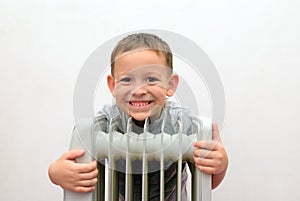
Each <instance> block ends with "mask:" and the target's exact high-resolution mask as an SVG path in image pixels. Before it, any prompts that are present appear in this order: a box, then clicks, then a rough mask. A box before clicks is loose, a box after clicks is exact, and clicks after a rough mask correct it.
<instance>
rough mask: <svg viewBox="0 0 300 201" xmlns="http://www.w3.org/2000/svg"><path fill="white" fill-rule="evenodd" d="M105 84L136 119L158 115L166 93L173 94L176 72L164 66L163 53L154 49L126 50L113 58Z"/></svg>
mask: <svg viewBox="0 0 300 201" xmlns="http://www.w3.org/2000/svg"><path fill="white" fill-rule="evenodd" d="M107 83H108V87H109V89H110V91H111V93H112V95H113V96H114V97H115V98H116V103H117V105H118V107H119V108H120V109H121V110H122V111H124V112H126V113H127V114H128V115H129V116H131V117H133V118H134V119H135V120H137V121H143V120H145V119H146V118H147V117H150V119H151V120H152V121H153V120H155V119H157V118H159V116H160V114H161V111H162V108H163V107H164V105H165V98H166V96H172V95H173V94H174V92H175V90H176V88H177V85H178V76H177V75H175V74H172V72H171V68H170V67H168V66H166V62H165V59H164V57H163V56H161V55H159V54H157V52H155V51H153V50H147V49H140V50H133V51H131V52H126V53H124V54H122V55H120V56H118V59H117V60H116V61H115V64H114V73H113V75H109V76H108V77H107Z"/></svg>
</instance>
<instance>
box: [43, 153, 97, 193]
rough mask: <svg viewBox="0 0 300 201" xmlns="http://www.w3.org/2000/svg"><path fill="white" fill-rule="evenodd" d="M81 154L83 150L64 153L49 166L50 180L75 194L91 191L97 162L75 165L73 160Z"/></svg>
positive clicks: (95, 180)
mask: <svg viewBox="0 0 300 201" xmlns="http://www.w3.org/2000/svg"><path fill="white" fill-rule="evenodd" d="M83 154H84V150H71V151H67V152H65V153H64V154H63V155H62V156H61V157H60V158H59V159H57V160H56V161H54V162H53V163H52V164H51V165H50V166H49V169H48V174H49V178H50V180H51V181H52V182H53V183H54V184H56V185H59V186H61V187H62V188H63V189H66V190H71V191H76V192H91V191H93V190H94V189H95V187H94V186H95V184H96V183H97V175H98V170H97V162H96V161H93V162H90V163H76V162H75V159H76V158H78V157H80V156H82V155H83Z"/></svg>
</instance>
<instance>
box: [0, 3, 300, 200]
mask: <svg viewBox="0 0 300 201" xmlns="http://www.w3.org/2000/svg"><path fill="white" fill-rule="evenodd" d="M299 9H300V3H299V1H297V0H289V1H272V0H265V1H258V0H252V1H233V0H231V1H196V0H195V1H186V2H182V1H181V2H179V3H175V2H174V1H158V0H153V1H151V3H150V2H149V3H145V2H142V1H138V0H134V1H121V0H119V1H96V0H94V1H93V0H86V1H79V0H67V1H58V0H56V1H55V0H51V1H50V0H48V1H46V0H41V1H33V0H27V1H17V0H9V1H8V0H2V1H1V2H0V70H1V73H0V92H1V98H0V133H1V140H0V148H1V149H0V150H1V151H0V159H1V162H0V165H1V166H0V200H1V201H2V200H3V201H6V200H9V201H19V200H31V201H34V200H38V201H42V200H49V201H53V200H62V191H61V190H60V188H58V187H56V186H54V185H52V184H51V183H50V182H49V179H48V177H47V168H48V165H49V164H50V162H51V161H53V160H54V159H56V158H57V157H59V156H60V154H61V153H62V152H64V151H65V150H67V149H68V146H69V141H70V137H71V130H72V124H73V114H72V112H73V111H72V98H73V89H74V85H75V81H76V77H77V75H78V73H79V70H80V68H81V66H82V64H83V62H84V61H85V60H86V59H87V57H88V56H89V55H90V54H91V53H92V51H93V50H94V49H96V48H97V47H98V46H99V45H101V44H102V43H103V42H104V41H106V40H108V39H110V38H112V37H114V36H116V35H118V34H121V33H124V32H128V31H132V30H136V29H144V28H155V29H166V30H170V31H173V32H177V33H179V34H182V35H184V36H186V37H188V38H190V39H191V40H193V41H195V42H196V43H197V44H198V45H199V46H200V47H201V48H202V49H203V50H204V51H205V52H206V53H207V54H208V55H209V57H210V58H211V59H212V61H213V62H214V64H215V65H216V67H217V69H218V71H219V74H220V76H221V79H222V81H223V84H224V87H225V93H226V100H227V107H226V120H225V125H224V129H223V132H222V137H223V141H224V144H225V146H226V147H227V151H228V154H229V157H230V166H229V169H228V174H227V176H226V179H225V180H224V182H223V183H222V185H221V186H220V187H219V188H218V189H217V190H215V191H214V192H213V200H215V201H218V200H230V201H241V200H244V201H253V200H255V201H265V200H288V201H296V200H297V201H298V200H300V191H299V186H300V173H299V172H298V171H299V170H300V161H299V158H300V146H298V143H299V141H300V137H299V136H300V123H299V122H300V121H299V120H300V117H299V115H300V106H299V103H300V95H299V91H300V79H299V77H300V68H299V65H300V57H299V52H300V40H299V36H300V26H299V18H300V14H299V12H298V11H299Z"/></svg>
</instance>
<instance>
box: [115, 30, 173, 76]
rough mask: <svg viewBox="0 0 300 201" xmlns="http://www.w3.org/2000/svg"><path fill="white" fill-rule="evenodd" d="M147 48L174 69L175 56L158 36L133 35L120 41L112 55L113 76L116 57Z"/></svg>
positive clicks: (146, 34)
mask: <svg viewBox="0 0 300 201" xmlns="http://www.w3.org/2000/svg"><path fill="white" fill-rule="evenodd" d="M142 48H147V49H150V50H153V51H155V52H157V54H159V55H161V56H163V57H164V58H165V60H166V65H167V66H169V67H170V68H171V69H173V55H172V52H171V49H170V47H169V45H168V44H167V43H166V42H165V41H163V40H162V39H161V38H159V37H158V36H156V35H153V34H149V33H137V34H131V35H128V36H127V37H125V38H123V39H122V40H120V41H119V42H118V43H117V45H116V46H115V48H114V50H113V51H112V53H111V74H112V75H113V72H114V66H115V61H116V57H117V56H118V55H120V54H122V53H125V52H129V51H131V50H136V49H142Z"/></svg>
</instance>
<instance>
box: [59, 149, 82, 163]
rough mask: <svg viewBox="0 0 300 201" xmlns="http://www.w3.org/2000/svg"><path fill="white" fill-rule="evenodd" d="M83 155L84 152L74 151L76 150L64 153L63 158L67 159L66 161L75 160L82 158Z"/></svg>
mask: <svg viewBox="0 0 300 201" xmlns="http://www.w3.org/2000/svg"><path fill="white" fill-rule="evenodd" d="M83 154H84V150H80V149H74V150H70V151H67V152H66V153H64V154H63V155H62V158H64V159H66V160H75V159H76V158H78V157H80V156H82V155H83Z"/></svg>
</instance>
